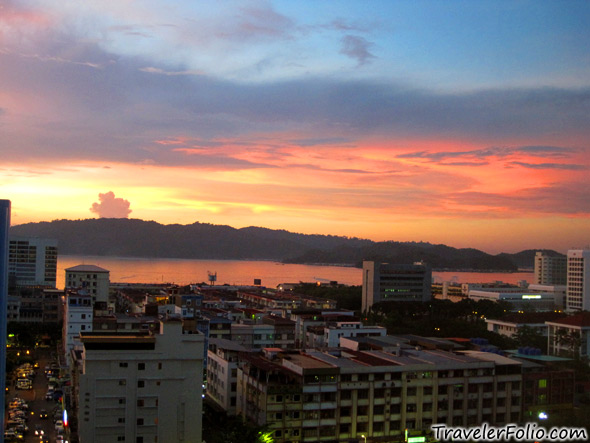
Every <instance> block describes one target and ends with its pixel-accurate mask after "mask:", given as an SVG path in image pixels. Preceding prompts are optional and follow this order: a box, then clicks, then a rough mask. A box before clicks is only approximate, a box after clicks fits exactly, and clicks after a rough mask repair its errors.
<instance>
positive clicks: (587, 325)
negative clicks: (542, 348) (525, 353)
mask: <svg viewBox="0 0 590 443" xmlns="http://www.w3.org/2000/svg"><path fill="white" fill-rule="evenodd" d="M546 323H547V326H548V337H547V351H548V352H547V353H548V354H549V355H557V356H560V355H563V356H567V357H573V356H576V355H578V356H580V357H588V356H590V312H580V313H577V314H574V315H570V316H568V317H565V318H562V319H560V320H553V321H548V322H546Z"/></svg>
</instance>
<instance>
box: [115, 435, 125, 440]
mask: <svg viewBox="0 0 590 443" xmlns="http://www.w3.org/2000/svg"><path fill="white" fill-rule="evenodd" d="M117 441H125V436H124V435H119V436H118V437H117Z"/></svg>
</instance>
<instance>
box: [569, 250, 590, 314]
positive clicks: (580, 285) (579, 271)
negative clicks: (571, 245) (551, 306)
mask: <svg viewBox="0 0 590 443" xmlns="http://www.w3.org/2000/svg"><path fill="white" fill-rule="evenodd" d="M566 309H567V310H568V311H588V310H590V249H570V250H569V251H567V293H566Z"/></svg>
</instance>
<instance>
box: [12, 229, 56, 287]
mask: <svg viewBox="0 0 590 443" xmlns="http://www.w3.org/2000/svg"><path fill="white" fill-rule="evenodd" d="M8 275H9V278H13V279H14V283H15V284H17V285H21V286H26V285H29V286H34V285H41V286H51V287H55V283H56V275H57V240H55V239H47V238H34V237H18V236H10V240H9V249H8Z"/></svg>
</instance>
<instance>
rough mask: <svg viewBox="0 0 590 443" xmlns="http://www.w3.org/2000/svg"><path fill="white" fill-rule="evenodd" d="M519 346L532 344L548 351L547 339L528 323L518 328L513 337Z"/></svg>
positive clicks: (543, 350)
mask: <svg viewBox="0 0 590 443" xmlns="http://www.w3.org/2000/svg"><path fill="white" fill-rule="evenodd" d="M512 338H513V339H514V340H515V341H516V345H517V346H518V347H524V346H531V347H533V348H539V349H541V351H542V352H543V353H545V352H547V339H546V338H545V337H543V334H541V332H539V330H538V329H535V328H531V327H530V326H528V325H524V326H521V327H520V328H518V329H517V331H516V334H514V336H513V337H512Z"/></svg>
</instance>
